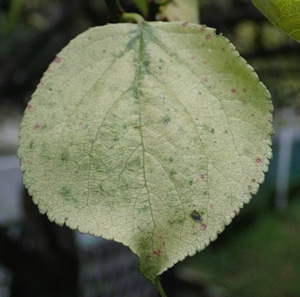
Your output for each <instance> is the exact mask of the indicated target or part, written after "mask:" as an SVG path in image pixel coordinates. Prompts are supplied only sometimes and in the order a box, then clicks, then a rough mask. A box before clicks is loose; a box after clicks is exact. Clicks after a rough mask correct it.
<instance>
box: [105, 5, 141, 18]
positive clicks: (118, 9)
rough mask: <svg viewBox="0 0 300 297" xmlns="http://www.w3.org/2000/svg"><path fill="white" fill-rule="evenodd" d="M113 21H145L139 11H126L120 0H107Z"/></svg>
mask: <svg viewBox="0 0 300 297" xmlns="http://www.w3.org/2000/svg"><path fill="white" fill-rule="evenodd" d="M105 3H106V6H107V8H108V10H109V13H110V16H111V19H112V21H113V22H116V23H117V22H134V23H143V22H144V19H143V17H142V16H141V15H139V14H137V13H128V12H124V9H123V8H122V6H121V4H120V1H119V0H105Z"/></svg>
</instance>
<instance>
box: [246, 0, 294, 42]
mask: <svg viewBox="0 0 300 297" xmlns="http://www.w3.org/2000/svg"><path fill="white" fill-rule="evenodd" d="M252 2H253V4H254V5H255V6H256V7H257V8H258V9H259V10H260V11H261V12H262V13H263V14H264V15H265V16H266V17H267V18H268V19H269V20H270V21H271V22H272V23H273V24H274V25H276V26H277V27H279V28H281V29H282V30H283V31H284V32H285V33H286V34H288V35H289V36H290V37H292V38H294V39H296V40H297V41H298V42H300V0H252Z"/></svg>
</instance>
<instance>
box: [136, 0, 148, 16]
mask: <svg viewBox="0 0 300 297" xmlns="http://www.w3.org/2000/svg"><path fill="white" fill-rule="evenodd" d="M134 3H135V5H136V6H137V7H138V9H139V10H140V11H141V12H142V14H143V15H147V13H148V0H134Z"/></svg>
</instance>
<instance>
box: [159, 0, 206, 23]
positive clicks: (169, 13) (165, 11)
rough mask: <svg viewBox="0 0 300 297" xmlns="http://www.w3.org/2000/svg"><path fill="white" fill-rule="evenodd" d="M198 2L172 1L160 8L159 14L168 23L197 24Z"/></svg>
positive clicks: (188, 0)
mask: <svg viewBox="0 0 300 297" xmlns="http://www.w3.org/2000/svg"><path fill="white" fill-rule="evenodd" d="M199 6H200V2H199V0H173V1H172V2H170V3H169V4H167V5H163V6H161V8H160V12H161V14H162V15H163V16H164V17H166V18H167V19H168V20H169V21H187V22H191V23H199V11H200V7H199Z"/></svg>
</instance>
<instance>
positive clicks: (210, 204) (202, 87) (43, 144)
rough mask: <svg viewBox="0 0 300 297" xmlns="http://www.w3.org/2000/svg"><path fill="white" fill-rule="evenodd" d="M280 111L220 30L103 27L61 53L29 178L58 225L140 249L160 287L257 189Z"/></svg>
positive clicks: (29, 121) (37, 116)
mask: <svg viewBox="0 0 300 297" xmlns="http://www.w3.org/2000/svg"><path fill="white" fill-rule="evenodd" d="M271 110H272V105H271V102H270V98H269V93H268V91H267V90H266V88H265V87H264V86H263V85H262V84H261V83H260V82H259V80H258V77H257V75H256V74H255V73H254V72H253V69H252V68H251V67H250V66H248V65H247V64H246V62H245V60H244V59H242V58H241V57H239V55H238V53H237V51H235V49H234V47H233V45H231V44H230V43H229V42H228V40H227V39H225V38H224V37H222V36H216V35H215V32H214V30H213V29H211V28H207V27H204V26H200V25H191V24H187V23H183V24H182V23H161V22H156V23H148V24H147V23H145V24H141V25H137V24H118V25H106V26H103V27H96V28H92V29H90V30H88V31H87V32H85V33H83V34H81V35H79V36H78V37H76V38H75V39H74V40H72V41H71V42H70V44H69V45H68V46H67V47H66V48H64V49H63V50H62V51H61V52H60V53H59V54H58V55H57V57H56V58H55V60H54V61H53V63H52V64H51V65H50V67H49V69H48V70H47V71H46V73H45V75H44V77H43V78H42V80H41V82H40V84H39V86H38V88H37V90H36V92H35V93H34V94H33V96H32V99H31V101H30V102H29V104H28V107H27V110H26V112H25V115H24V119H23V122H22V125H21V132H20V143H19V156H20V159H21V168H22V170H23V171H24V183H25V185H26V187H27V188H28V189H29V192H30V194H31V195H32V196H33V200H34V202H35V203H36V204H38V207H39V210H40V211H41V213H47V215H48V217H49V219H50V220H51V221H55V222H56V223H58V224H66V225H67V226H69V227H70V228H73V229H78V230H79V231H81V232H84V233H90V234H93V235H95V236H102V237H104V238H107V239H114V240H116V241H118V242H122V243H123V244H125V245H127V246H129V247H130V249H131V250H132V251H133V252H134V253H136V254H137V255H138V257H139V263H140V270H141V272H142V273H143V274H144V275H145V276H146V277H147V278H149V279H150V280H152V281H153V282H155V278H156V276H157V275H159V274H161V273H162V272H163V271H165V270H166V269H168V268H169V267H171V266H172V265H174V263H176V262H178V261H179V260H182V259H184V258H185V257H186V256H187V255H193V254H195V252H196V251H200V250H202V249H204V247H205V246H207V245H208V244H209V242H210V241H211V240H214V239H216V237H217V234H218V233H220V232H222V230H223V229H224V227H225V225H227V224H229V223H230V222H231V220H232V218H233V217H234V216H235V215H236V214H237V213H238V211H239V209H240V208H241V207H242V206H243V204H244V203H247V202H248V201H249V200H250V198H251V194H254V193H256V192H257V189H258V187H259V183H261V182H262V181H263V179H264V172H265V171H266V170H267V168H268V163H269V161H268V159H269V158H270V157H271V149H270V143H271V137H270V134H271V133H272V125H271V120H272V118H271V114H270V112H271Z"/></svg>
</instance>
